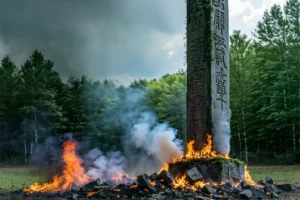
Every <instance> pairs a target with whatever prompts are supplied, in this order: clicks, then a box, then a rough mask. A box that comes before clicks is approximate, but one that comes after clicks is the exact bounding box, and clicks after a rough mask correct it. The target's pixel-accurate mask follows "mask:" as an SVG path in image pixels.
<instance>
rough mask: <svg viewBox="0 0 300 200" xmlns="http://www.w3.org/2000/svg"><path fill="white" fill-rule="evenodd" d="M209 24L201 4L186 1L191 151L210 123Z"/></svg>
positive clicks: (200, 0)
mask: <svg viewBox="0 0 300 200" xmlns="http://www.w3.org/2000/svg"><path fill="white" fill-rule="evenodd" d="M207 20H210V16H209V18H208V17H207V15H206V12H205V5H204V0H188V1H187V58H188V59H187V86H188V88H187V139H188V141H191V140H194V141H195V143H194V148H195V149H196V150H201V149H202V147H203V145H204V144H206V134H207V133H209V132H211V131H210V130H209V129H210V128H209V126H208V123H209V122H210V117H208V116H209V115H210V113H209V112H210V101H209V100H208V99H209V98H210V94H209V91H210V90H209V89H208V88H209V87H210V63H208V62H207V61H208V56H209V54H208V53H207V52H209V51H208V39H209V38H208V35H207V30H208V28H210V26H209V24H208V23H207Z"/></svg>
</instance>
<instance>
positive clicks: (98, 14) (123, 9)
mask: <svg viewBox="0 0 300 200" xmlns="http://www.w3.org/2000/svg"><path fill="white" fill-rule="evenodd" d="M285 3H286V0H229V10H230V13H229V20H230V21H229V24H230V33H231V32H232V30H241V31H242V32H243V33H246V34H247V35H249V36H251V32H253V31H254V29H255V27H256V24H257V22H258V21H259V20H260V19H261V18H262V15H263V13H264V11H265V10H266V9H270V8H271V6H272V5H274V4H280V5H284V4H285ZM185 16H186V8H185V0H85V1H82V0H30V1H28V0H0V57H1V58H3V57H4V56H5V55H9V56H10V57H11V58H12V59H13V61H14V62H15V63H16V64H17V65H18V66H21V65H22V64H23V63H24V62H25V60H26V59H27V58H28V57H29V56H30V55H31V53H32V52H33V51H34V50H35V49H38V50H40V51H41V52H42V53H43V54H44V55H45V57H46V58H47V59H50V60H52V61H54V67H55V70H56V71H58V72H59V73H60V74H61V77H62V78H63V80H66V79H67V78H68V77H69V76H70V75H73V76H77V77H79V76H82V75H86V76H87V77H88V78H91V79H93V80H104V79H111V80H113V81H115V82H116V83H117V84H124V85H128V84H130V82H131V81H132V80H134V79H140V78H146V79H151V78H159V77H161V76H162V75H164V74H166V73H175V72H177V71H178V69H181V68H183V69H185V68H186V66H185V65H184V56H185V53H184V52H185V47H184V35H185V25H184V21H185Z"/></svg>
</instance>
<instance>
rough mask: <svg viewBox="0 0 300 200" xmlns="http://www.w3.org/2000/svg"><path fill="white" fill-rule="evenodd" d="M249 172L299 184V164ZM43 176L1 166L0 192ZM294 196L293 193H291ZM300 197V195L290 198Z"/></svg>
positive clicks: (41, 178)
mask: <svg viewBox="0 0 300 200" xmlns="http://www.w3.org/2000/svg"><path fill="white" fill-rule="evenodd" d="M249 171H250V174H251V176H252V178H253V180H255V181H259V180H261V179H263V178H264V177H265V175H269V176H271V177H272V178H273V180H274V181H275V182H276V183H293V184H296V185H300V165H296V166H295V165H294V166H249ZM44 180H45V176H44V175H43V174H42V173H39V172H38V171H37V170H35V169H33V168H28V167H11V168H9V167H1V168H0V193H7V192H11V191H15V190H19V189H22V188H24V187H27V186H29V185H30V184H32V183H33V182H35V181H44ZM292 196H294V195H292ZM284 199H300V195H299V197H298V195H296V197H292V198H284Z"/></svg>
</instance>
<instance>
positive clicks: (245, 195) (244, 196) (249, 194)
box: [239, 190, 252, 199]
mask: <svg viewBox="0 0 300 200" xmlns="http://www.w3.org/2000/svg"><path fill="white" fill-rule="evenodd" d="M239 196H240V198H242V199H251V198H252V192H251V190H244V191H242V192H240V193H239Z"/></svg>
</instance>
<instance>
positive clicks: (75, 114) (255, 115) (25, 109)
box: [0, 0, 300, 164]
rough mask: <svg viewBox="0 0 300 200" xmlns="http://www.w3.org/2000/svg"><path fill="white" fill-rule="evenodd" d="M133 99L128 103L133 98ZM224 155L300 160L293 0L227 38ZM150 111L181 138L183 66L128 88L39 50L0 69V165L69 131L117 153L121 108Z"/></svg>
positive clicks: (297, 26) (298, 13) (299, 57)
mask: <svg viewBox="0 0 300 200" xmlns="http://www.w3.org/2000/svg"><path fill="white" fill-rule="evenodd" d="M161 67H163V66H161ZM135 96H140V97H139V98H137V99H138V100H136V101H135V103H134V104H132V99H130V98H133V97H135ZM230 108H231V111H232V117H231V157H234V158H239V159H241V160H243V161H245V162H247V163H248V162H249V163H261V164H295V163H300V1H299V0H288V1H287V3H286V5H285V6H284V7H283V8H282V7H280V6H278V5H274V6H273V7H272V8H271V9H270V10H266V11H265V13H264V15H263V18H262V19H261V20H260V21H259V22H258V24H257V27H256V30H255V31H254V32H253V34H252V35H245V34H243V33H242V32H241V31H238V30H236V31H233V33H232V35H231V36H230ZM135 109H138V110H151V111H153V112H155V113H156V114H157V118H158V122H160V123H162V122H167V123H169V125H170V126H171V127H172V128H175V129H176V130H177V131H178V133H177V138H178V139H181V140H184V135H185V125H186V124H185V120H186V70H184V69H179V70H178V72H177V73H175V74H166V75H164V76H162V77H161V78H156V79H152V80H146V79H139V80H134V81H132V83H131V84H130V85H129V86H123V85H117V84H116V83H114V82H113V81H111V80H103V81H99V80H91V79H89V78H88V77H86V76H82V77H74V76H70V77H69V78H68V80H67V81H63V80H62V78H61V76H60V74H59V73H58V72H57V71H56V70H55V63H54V62H53V61H51V59H50V58H46V57H45V56H44V55H43V53H42V52H40V51H39V50H33V53H32V55H31V56H30V57H29V58H28V59H27V60H26V61H25V62H24V63H23V64H22V65H21V66H17V65H16V64H15V63H14V61H13V59H12V58H11V57H10V56H9V55H7V56H5V57H4V58H2V60H1V66H0V163H28V162H30V155H31V154H32V153H33V151H34V148H35V145H37V144H40V143H42V142H43V141H44V140H45V139H47V138H48V137H50V136H54V137H59V136H61V135H63V134H65V133H73V135H74V137H75V138H76V140H78V141H84V142H87V145H88V146H89V147H91V148H93V147H98V148H100V149H101V150H103V151H109V150H112V149H119V150H122V137H123V136H124V134H125V133H126V131H128V127H126V126H124V123H120V122H121V121H122V120H124V113H128V112H130V111H131V110H135Z"/></svg>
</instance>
